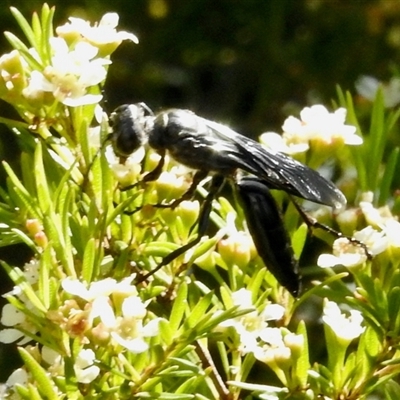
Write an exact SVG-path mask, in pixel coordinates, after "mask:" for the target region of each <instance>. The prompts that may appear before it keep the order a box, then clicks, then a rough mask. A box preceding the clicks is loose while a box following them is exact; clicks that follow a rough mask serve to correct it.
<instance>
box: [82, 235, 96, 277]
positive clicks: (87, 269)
mask: <svg viewBox="0 0 400 400" xmlns="http://www.w3.org/2000/svg"><path fill="white" fill-rule="evenodd" d="M95 251H96V240H95V238H91V239H90V240H89V241H88V242H87V244H86V247H85V253H84V257H83V263H82V279H83V280H84V281H86V282H88V283H90V282H92V279H93V277H94V260H95Z"/></svg>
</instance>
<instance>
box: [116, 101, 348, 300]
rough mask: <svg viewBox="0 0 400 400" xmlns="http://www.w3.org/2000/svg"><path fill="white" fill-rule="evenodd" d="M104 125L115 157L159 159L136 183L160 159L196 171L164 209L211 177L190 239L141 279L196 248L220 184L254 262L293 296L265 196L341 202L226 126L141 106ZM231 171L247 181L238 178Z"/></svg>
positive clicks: (283, 238) (287, 258) (290, 258)
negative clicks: (234, 195)
mask: <svg viewBox="0 0 400 400" xmlns="http://www.w3.org/2000/svg"><path fill="white" fill-rule="evenodd" d="M110 125H111V127H112V133H111V134H110V140H111V142H112V144H113V148H114V151H115V153H116V154H117V155H118V156H120V157H122V158H124V157H127V156H128V155H129V154H131V153H132V152H133V151H135V150H136V149H137V148H138V147H140V146H141V145H144V144H146V143H147V144H148V145H149V146H150V147H151V148H152V149H154V150H156V151H157V152H158V153H159V154H160V156H161V159H160V162H159V164H158V165H157V166H156V168H155V169H154V170H153V171H151V172H149V173H148V174H147V175H145V177H144V181H151V180H156V179H157V178H158V176H159V175H160V173H161V171H162V169H163V165H164V157H165V154H166V153H167V152H168V153H169V155H170V156H171V157H172V158H174V159H175V160H176V161H177V162H179V163H181V164H183V165H185V166H187V167H190V168H193V169H194V170H196V171H197V172H196V173H195V175H194V177H193V182H192V184H191V186H190V188H189V189H188V190H187V192H186V193H185V194H184V195H183V196H182V197H181V198H179V199H176V200H175V201H173V202H172V203H171V204H169V205H168V206H171V207H175V206H177V205H178V204H179V203H180V202H182V201H183V200H184V199H188V198H191V197H192V196H193V195H194V192H195V190H196V187H197V185H198V184H199V183H200V182H201V181H202V180H203V179H204V178H206V177H207V175H209V174H212V181H211V187H210V190H209V194H208V196H207V197H206V198H205V200H204V202H203V204H202V208H201V211H200V216H199V222H198V236H197V237H196V239H194V240H192V241H191V242H189V243H187V244H186V245H184V246H182V247H181V248H179V249H177V250H175V251H173V252H172V253H170V254H169V255H167V256H166V257H164V258H163V260H162V262H161V263H160V264H159V265H158V266H157V267H156V268H155V269H153V270H152V271H150V272H149V273H147V274H146V275H145V276H144V277H143V279H147V278H148V277H149V276H150V275H151V274H153V273H154V272H156V271H157V270H158V269H160V268H162V267H163V266H165V265H167V264H168V263H170V262H171V261H172V260H174V259H175V258H176V257H177V256H179V255H181V254H182V253H183V252H185V251H186V250H188V249H190V248H191V247H192V246H194V245H195V244H197V243H198V242H199V241H200V239H201V237H202V236H203V235H204V234H205V232H206V229H207V225H208V219H209V214H210V212H211V208H212V201H213V199H214V198H215V197H216V196H217V194H218V192H219V190H220V189H221V187H222V186H223V184H224V182H225V181H226V180H230V181H233V183H234V187H235V189H236V190H237V192H238V194H239V198H240V200H241V202H242V204H243V208H244V213H245V216H246V221H247V224H248V226H249V230H250V233H251V235H252V237H253V240H254V243H255V245H256V248H257V251H258V252H259V255H260V256H261V258H262V259H263V261H264V263H265V264H266V265H267V267H268V268H270V270H271V272H272V273H273V275H274V276H275V277H276V279H277V280H278V282H279V283H280V284H281V285H283V286H284V287H286V288H287V289H288V290H289V291H290V292H291V293H292V294H293V295H295V296H296V295H297V294H298V292H299V289H300V276H299V273H298V266H297V261H296V260H295V257H294V255H293V250H292V248H291V245H290V240H289V237H288V234H287V233H286V231H285V229H284V226H283V222H282V219H281V217H280V213H279V210H278V208H277V205H276V203H275V201H274V199H273V197H272V195H271V194H270V192H269V190H270V189H280V190H283V191H285V192H287V193H289V194H290V195H294V196H298V197H301V198H303V199H306V200H310V201H312V202H315V203H320V204H325V205H328V206H331V207H334V208H340V207H342V206H344V205H345V204H346V198H345V197H344V195H343V194H342V192H341V191H340V190H339V189H338V188H337V187H336V186H335V185H334V184H333V183H332V182H330V181H328V180H327V179H325V178H324V177H322V176H321V175H320V174H319V173H318V172H317V171H315V170H312V169H310V168H309V167H307V166H305V165H303V164H301V163H300V162H298V161H296V160H294V159H293V158H291V157H289V156H286V155H284V154H282V153H279V152H274V151H273V150H267V149H266V148H264V147H263V146H261V145H260V144H259V143H257V142H256V141H254V140H252V139H249V138H247V137H245V136H242V135H240V134H239V133H237V132H235V131H233V130H231V129H230V128H228V127H227V126H225V125H222V124H219V123H216V122H213V121H210V120H207V119H205V118H201V117H199V116H197V115H196V114H194V113H193V112H192V111H189V110H183V109H170V110H166V111H161V112H159V113H157V114H156V115H154V114H153V112H152V111H151V110H150V109H149V108H148V107H147V106H146V105H145V104H144V103H138V104H125V105H122V106H119V107H118V108H117V109H116V110H115V111H114V112H113V113H112V114H111V117H110ZM239 171H244V172H245V173H247V174H248V176H245V177H243V178H241V177H240V175H239ZM164 206H166V205H164Z"/></svg>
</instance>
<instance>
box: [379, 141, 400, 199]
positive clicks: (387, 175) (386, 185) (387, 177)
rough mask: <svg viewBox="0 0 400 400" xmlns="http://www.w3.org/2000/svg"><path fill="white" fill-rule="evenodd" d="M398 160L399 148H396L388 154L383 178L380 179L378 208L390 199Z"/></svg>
mask: <svg viewBox="0 0 400 400" xmlns="http://www.w3.org/2000/svg"><path fill="white" fill-rule="evenodd" d="M398 159H399V148H398V147H396V148H394V149H393V150H392V152H391V153H390V156H389V159H388V161H387V163H386V167H385V170H384V172H383V177H382V179H381V183H380V187H379V199H378V205H380V206H383V205H385V204H386V203H387V201H388V200H389V198H390V194H391V190H392V184H393V181H394V178H395V177H396V174H397V171H396V169H397V168H396V167H397V162H398Z"/></svg>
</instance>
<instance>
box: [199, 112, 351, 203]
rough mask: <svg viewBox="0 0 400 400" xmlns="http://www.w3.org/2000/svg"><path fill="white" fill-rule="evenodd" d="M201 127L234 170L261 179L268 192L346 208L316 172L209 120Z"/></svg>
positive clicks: (334, 187) (342, 200)
mask: <svg viewBox="0 0 400 400" xmlns="http://www.w3.org/2000/svg"><path fill="white" fill-rule="evenodd" d="M204 123H205V124H206V125H207V126H208V128H209V137H210V139H211V137H213V138H214V139H215V142H217V143H218V142H220V143H223V145H222V144H221V148H222V149H223V152H224V157H229V158H230V160H231V161H232V163H233V164H234V165H236V166H237V168H240V169H243V170H244V171H247V172H249V173H251V174H254V175H256V176H257V177H259V178H262V179H264V180H265V181H266V182H267V183H268V185H269V187H270V188H273V189H280V190H284V191H286V192H288V193H291V194H294V195H296V196H299V197H302V198H304V199H306V200H310V201H312V202H315V203H321V204H325V205H329V206H332V207H337V208H339V207H341V206H343V205H344V204H346V198H345V197H344V195H343V193H342V192H341V191H340V190H339V189H338V188H337V187H336V186H335V185H334V184H333V183H332V182H330V181H329V180H327V179H325V178H324V177H323V176H322V175H320V174H319V173H318V172H317V171H315V170H313V169H311V168H309V167H307V166H306V165H304V164H302V163H300V162H298V161H296V160H295V159H293V158H291V157H289V156H287V155H285V154H283V153H279V152H274V151H272V150H268V149H266V148H265V147H263V146H262V145H261V144H259V143H257V142H256V141H254V140H252V139H250V138H247V137H246V136H243V135H240V134H238V133H237V132H235V131H233V130H232V129H230V128H228V127H227V126H225V125H222V124H218V123H216V122H213V121H209V120H204Z"/></svg>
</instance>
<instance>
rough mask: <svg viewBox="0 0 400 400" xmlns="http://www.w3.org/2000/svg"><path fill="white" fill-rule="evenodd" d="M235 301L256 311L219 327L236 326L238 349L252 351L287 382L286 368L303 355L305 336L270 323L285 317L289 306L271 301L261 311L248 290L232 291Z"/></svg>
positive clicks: (245, 307)
mask: <svg viewBox="0 0 400 400" xmlns="http://www.w3.org/2000/svg"><path fill="white" fill-rule="evenodd" d="M232 302H233V305H234V306H237V307H239V309H243V310H251V309H254V311H250V312H248V313H247V314H245V315H243V316H241V317H238V318H235V319H230V320H226V321H224V322H222V323H221V324H220V325H219V328H218V330H224V329H227V328H230V327H232V328H234V330H235V332H236V333H237V334H238V337H239V346H238V348H239V350H240V352H241V353H242V355H246V354H249V353H252V354H253V355H254V357H255V358H256V359H257V360H259V361H261V362H263V363H265V364H267V365H269V366H270V367H271V368H272V369H273V370H274V371H275V372H276V373H277V375H278V377H279V378H280V379H281V380H282V381H283V382H285V383H287V382H286V380H285V377H284V375H282V370H284V369H286V367H287V366H288V365H290V364H291V363H293V362H294V361H295V359H296V358H298V357H299V355H300V353H301V349H302V347H303V346H304V338H303V336H302V335H296V334H294V333H292V332H290V331H289V330H287V329H285V328H277V327H272V326H269V321H277V320H280V319H282V318H283V316H284V313H285V308H284V307H282V306H281V305H279V304H272V303H269V304H267V305H266V306H264V307H263V308H262V309H261V310H258V309H257V308H256V307H255V305H254V304H253V302H252V293H251V292H250V291H249V290H247V289H240V290H238V291H237V292H234V293H232Z"/></svg>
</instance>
